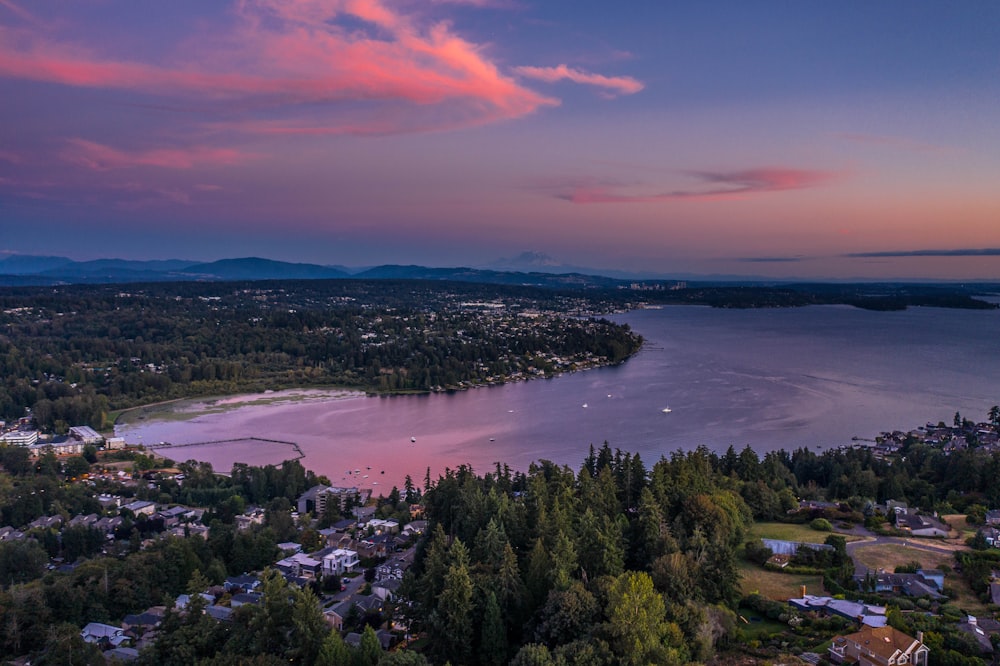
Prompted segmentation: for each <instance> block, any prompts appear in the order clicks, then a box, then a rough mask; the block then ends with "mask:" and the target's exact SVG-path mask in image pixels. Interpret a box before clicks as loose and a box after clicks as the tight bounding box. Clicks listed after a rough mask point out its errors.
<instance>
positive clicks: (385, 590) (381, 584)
mask: <svg viewBox="0 0 1000 666" xmlns="http://www.w3.org/2000/svg"><path fill="white" fill-rule="evenodd" d="M402 584H403V581H401V580H400V579H398V578H385V579H383V580H380V581H377V582H375V583H373V584H372V594H373V595H375V596H377V597H378V598H379V599H381V600H382V601H393V600H394V599H395V598H396V596H397V595H398V594H399V588H400V586H401V585H402Z"/></svg>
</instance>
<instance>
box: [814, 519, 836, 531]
mask: <svg viewBox="0 0 1000 666" xmlns="http://www.w3.org/2000/svg"><path fill="white" fill-rule="evenodd" d="M809 527H811V528H813V529H814V530H816V531H817V532H832V531H833V525H831V524H830V521H829V520H827V519H826V518H814V519H813V521H812V522H811V523H809Z"/></svg>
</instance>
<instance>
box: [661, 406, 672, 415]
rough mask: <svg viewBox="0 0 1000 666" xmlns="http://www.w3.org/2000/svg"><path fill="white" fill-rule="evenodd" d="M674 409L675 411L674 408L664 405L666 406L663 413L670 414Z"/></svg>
mask: <svg viewBox="0 0 1000 666" xmlns="http://www.w3.org/2000/svg"><path fill="white" fill-rule="evenodd" d="M672 411H674V410H672V409H670V408H669V407H664V408H663V413H664V414H669V413H670V412H672Z"/></svg>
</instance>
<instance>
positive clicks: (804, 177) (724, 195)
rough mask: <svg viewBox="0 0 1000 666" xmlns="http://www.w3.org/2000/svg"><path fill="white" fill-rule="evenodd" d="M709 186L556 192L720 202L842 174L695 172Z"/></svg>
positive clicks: (612, 199) (602, 198)
mask: <svg viewBox="0 0 1000 666" xmlns="http://www.w3.org/2000/svg"><path fill="white" fill-rule="evenodd" d="M688 173H689V175H691V176H694V177H696V178H697V179H699V180H700V181H702V182H703V183H706V184H708V185H709V186H708V187H705V188H704V189H700V190H697V189H696V190H674V191H671V192H662V193H655V194H636V193H632V192H626V191H624V190H623V188H622V187H620V186H612V185H603V184H587V183H585V184H578V185H576V186H573V187H571V188H569V189H568V190H564V191H563V192H561V193H560V194H558V195H557V197H558V198H560V199H565V200H566V201H571V202H573V203H580V204H589V203H660V202H666V201H680V200H688V201H691V200H695V201H717V200H720V199H735V198H742V197H746V196H751V195H756V194H762V193H765V192H780V191H783V190H798V189H803V188H808V187H815V186H818V185H822V184H824V183H827V182H830V181H832V180H834V179H836V178H838V177H840V176H841V175H843V174H841V173H838V172H833V171H817V170H810V169H789V168H784V167H763V168H758V169H746V170H743V171H720V172H716V171H692V172H688Z"/></svg>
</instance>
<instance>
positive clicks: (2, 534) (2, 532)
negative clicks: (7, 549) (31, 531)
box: [0, 525, 25, 541]
mask: <svg viewBox="0 0 1000 666" xmlns="http://www.w3.org/2000/svg"><path fill="white" fill-rule="evenodd" d="M24 537H25V534H24V532H22V531H20V530H15V529H14V528H13V527H11V526H10V525H8V526H6V527H0V541H20V540H21V539H23V538H24Z"/></svg>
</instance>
